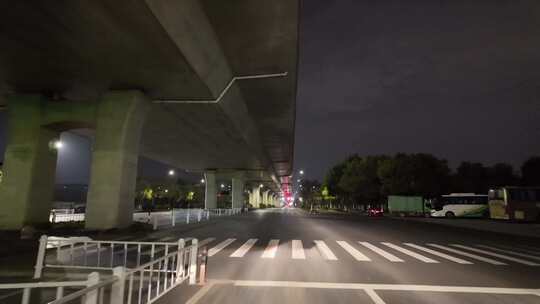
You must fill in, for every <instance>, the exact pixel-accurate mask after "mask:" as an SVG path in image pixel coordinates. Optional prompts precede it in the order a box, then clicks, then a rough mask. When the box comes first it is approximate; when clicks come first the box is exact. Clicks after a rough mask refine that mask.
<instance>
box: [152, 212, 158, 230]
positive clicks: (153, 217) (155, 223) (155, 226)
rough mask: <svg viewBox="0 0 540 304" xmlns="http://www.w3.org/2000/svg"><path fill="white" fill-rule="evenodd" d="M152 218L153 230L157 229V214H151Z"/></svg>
mask: <svg viewBox="0 0 540 304" xmlns="http://www.w3.org/2000/svg"><path fill="white" fill-rule="evenodd" d="M152 219H153V220H154V230H157V216H155V214H154V215H152Z"/></svg>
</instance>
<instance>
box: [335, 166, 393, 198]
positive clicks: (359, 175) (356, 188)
mask: <svg viewBox="0 0 540 304" xmlns="http://www.w3.org/2000/svg"><path fill="white" fill-rule="evenodd" d="M387 158H388V157H387V156H368V157H366V158H352V159H350V160H349V161H348V162H347V165H346V166H345V168H344V170H343V175H342V176H341V179H340V180H339V183H338V187H339V188H340V189H341V190H342V191H343V192H344V193H345V194H346V195H347V197H348V203H349V204H352V203H355V202H358V203H361V204H364V205H367V204H374V203H375V204H377V203H380V201H381V191H380V189H381V182H380V180H379V177H378V175H377V171H378V168H379V164H380V163H381V162H382V161H384V160H385V159H387Z"/></svg>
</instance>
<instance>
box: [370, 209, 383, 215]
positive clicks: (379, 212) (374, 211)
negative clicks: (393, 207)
mask: <svg viewBox="0 0 540 304" xmlns="http://www.w3.org/2000/svg"><path fill="white" fill-rule="evenodd" d="M367 214H368V216H383V215H384V210H383V209H382V208H373V207H371V208H369V209H368V211H367Z"/></svg>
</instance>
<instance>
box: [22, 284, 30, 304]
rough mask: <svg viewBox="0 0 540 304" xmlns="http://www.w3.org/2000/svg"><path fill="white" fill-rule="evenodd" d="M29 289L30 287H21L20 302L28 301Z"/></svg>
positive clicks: (25, 302) (24, 303)
mask: <svg viewBox="0 0 540 304" xmlns="http://www.w3.org/2000/svg"><path fill="white" fill-rule="evenodd" d="M30 290H31V289H30V287H26V288H25V289H23V294H22V300H21V304H28V303H30Z"/></svg>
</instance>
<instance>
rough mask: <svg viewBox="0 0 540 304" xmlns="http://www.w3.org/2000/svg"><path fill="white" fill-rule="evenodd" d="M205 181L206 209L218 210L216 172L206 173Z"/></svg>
mask: <svg viewBox="0 0 540 304" xmlns="http://www.w3.org/2000/svg"><path fill="white" fill-rule="evenodd" d="M204 179H205V186H206V189H205V192H204V208H206V209H216V208H217V185H216V172H214V171H208V172H205V173H204Z"/></svg>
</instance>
